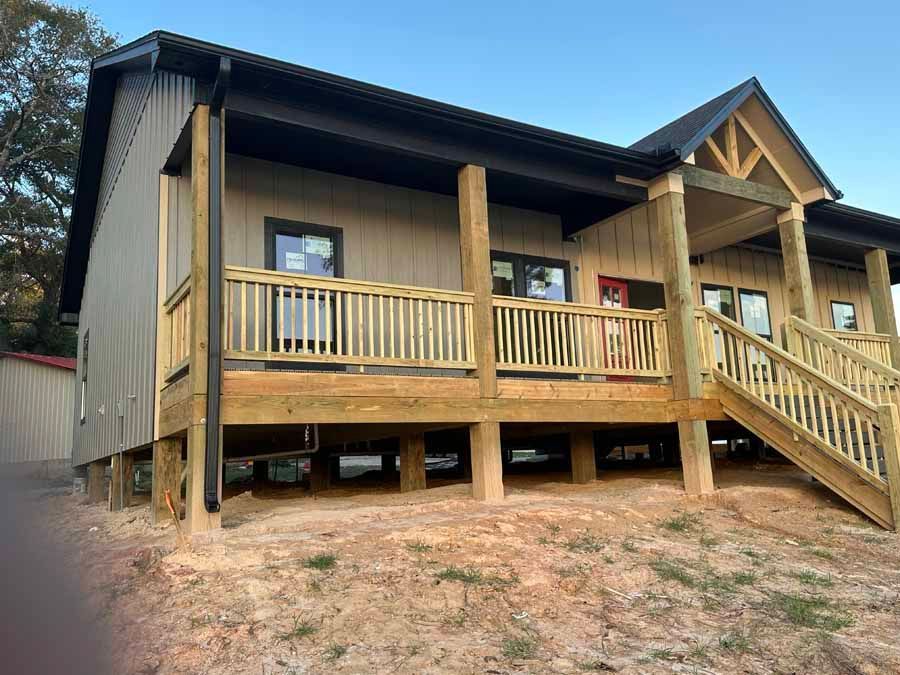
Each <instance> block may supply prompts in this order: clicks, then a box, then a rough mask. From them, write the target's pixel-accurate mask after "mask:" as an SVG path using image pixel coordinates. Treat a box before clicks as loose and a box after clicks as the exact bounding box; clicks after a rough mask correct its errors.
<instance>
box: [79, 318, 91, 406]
mask: <svg viewBox="0 0 900 675" xmlns="http://www.w3.org/2000/svg"><path fill="white" fill-rule="evenodd" d="M90 342H91V330H90V329H87V330H86V331H84V337H83V338H81V392H80V397H81V398H80V400H79V406H80V409H79V411H78V412H79V417H80V420H79V422H80V423H81V424H84V423H85V422H86V421H87V406H86V405H85V402H84V398H85V395H86V394H87V378H88V355H89V354H88V352H89V351H90Z"/></svg>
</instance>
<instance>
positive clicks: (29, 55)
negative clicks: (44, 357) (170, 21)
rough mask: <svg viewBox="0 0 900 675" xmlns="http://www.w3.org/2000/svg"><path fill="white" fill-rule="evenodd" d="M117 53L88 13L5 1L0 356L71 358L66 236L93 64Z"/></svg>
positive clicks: (0, 30)
mask: <svg viewBox="0 0 900 675" xmlns="http://www.w3.org/2000/svg"><path fill="white" fill-rule="evenodd" d="M115 45H116V39H115V38H114V37H113V36H111V35H110V34H109V33H107V32H106V30H105V29H104V28H103V27H102V26H101V25H100V22H99V20H98V19H97V17H96V16H94V15H93V14H91V13H90V12H88V11H87V10H83V9H71V8H69V7H64V6H62V5H56V4H52V3H49V2H46V1H44V0H0V349H11V350H16V351H28V352H39V353H45V354H62V355H69V356H71V355H74V353H75V342H76V338H75V335H74V331H72V330H71V329H70V328H64V327H61V326H59V325H58V324H57V321H56V311H57V303H58V299H59V290H60V286H61V282H62V268H63V256H64V251H65V236H66V230H67V227H68V222H69V218H70V216H71V209H72V196H73V191H74V187H75V172H76V167H77V165H78V150H79V145H80V142H81V128H82V116H83V111H84V106H85V101H86V98H87V75H88V73H89V72H90V61H91V59H92V58H93V57H95V56H98V55H99V54H102V53H104V52H107V51H109V50H110V49H112V48H113V47H115Z"/></svg>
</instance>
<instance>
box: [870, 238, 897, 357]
mask: <svg viewBox="0 0 900 675" xmlns="http://www.w3.org/2000/svg"><path fill="white" fill-rule="evenodd" d="M866 277H867V278H868V280H869V297H870V298H871V300H872V314H873V315H874V316H875V332H876V333H884V334H885V335H890V336H891V365H892V366H893V367H894V368H895V369H900V338H898V337H897V317H896V314H895V313H894V299H893V296H892V295H891V272H890V268H889V267H888V260H887V253H886V252H885V250H884V249H883V248H876V249H872V250H871V251H868V252H867V253H866Z"/></svg>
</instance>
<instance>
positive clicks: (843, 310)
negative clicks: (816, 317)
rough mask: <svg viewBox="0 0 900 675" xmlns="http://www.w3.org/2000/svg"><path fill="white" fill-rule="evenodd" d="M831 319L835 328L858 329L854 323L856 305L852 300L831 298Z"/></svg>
mask: <svg viewBox="0 0 900 675" xmlns="http://www.w3.org/2000/svg"><path fill="white" fill-rule="evenodd" d="M831 320H832V322H833V323H834V327H835V329H837V330H859V327H858V326H857V325H856V307H854V306H853V303H852V302H840V301H837V300H832V301H831Z"/></svg>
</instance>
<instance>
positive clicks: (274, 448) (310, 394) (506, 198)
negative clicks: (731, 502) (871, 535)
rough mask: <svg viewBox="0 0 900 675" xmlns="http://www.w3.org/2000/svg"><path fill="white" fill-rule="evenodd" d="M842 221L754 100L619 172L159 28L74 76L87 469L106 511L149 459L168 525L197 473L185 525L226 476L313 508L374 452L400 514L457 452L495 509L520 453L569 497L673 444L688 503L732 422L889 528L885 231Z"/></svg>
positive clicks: (894, 481)
mask: <svg viewBox="0 0 900 675" xmlns="http://www.w3.org/2000/svg"><path fill="white" fill-rule="evenodd" d="M841 197H842V194H841V192H840V191H839V190H838V188H837V187H836V186H835V185H833V184H832V182H831V181H830V180H829V178H828V177H827V175H826V174H825V173H824V171H823V169H822V168H821V167H820V166H819V165H818V164H817V163H816V161H815V159H814V158H813V157H812V155H811V154H810V152H809V151H808V150H807V148H806V147H805V146H804V145H803V143H802V141H801V140H800V138H799V137H798V136H797V135H796V133H795V132H794V131H793V130H792V128H791V127H790V125H789V124H788V122H787V120H785V119H784V117H783V116H782V115H781V114H780V113H779V111H778V109H777V108H776V106H775V104H774V102H773V101H772V100H771V99H770V98H769V96H768V95H767V94H766V92H765V90H764V89H763V87H762V85H761V84H760V83H759V82H758V81H757V80H756V79H755V78H754V79H750V80H747V81H746V82H744V83H742V84H740V85H738V86H737V87H735V88H733V89H731V90H730V91H728V92H725V93H724V94H722V95H721V96H718V97H717V98H714V99H712V100H711V101H709V102H708V103H706V104H704V105H702V106H700V107H699V108H697V109H696V110H694V111H692V112H689V113H687V114H686V115H684V116H683V117H681V118H679V119H677V120H675V121H674V122H672V123H671V124H668V125H666V126H665V127H663V128H662V129H659V130H658V131H656V132H654V133H652V134H650V135H649V136H647V137H646V138H644V139H642V140H640V141H638V142H636V143H635V144H634V145H632V146H631V147H628V148H625V147H618V146H615V145H610V144H608V143H602V142H597V141H593V140H589V139H585V138H579V137H575V136H571V135H567V134H563V133H559V132H556V131H552V130H549V129H542V128H539V127H535V126H531V125H527V124H522V123H519V122H514V121H511V120H508V119H501V118H498V117H494V116H490V115H486V114H482V113H479V112H475V111H472V110H466V109H463V108H459V107H455V106H452V105H448V104H444V103H439V102H436V101H431V100H426V99H423V98H419V97H416V96H412V95H409V94H404V93H401V92H398V91H392V90H389V89H385V88H382V87H377V86H373V85H369V84H365V83H362V82H358V81H354V80H349V79H346V78H342V77H338V76H335V75H331V74H328V73H324V72H320V71H316V70H312V69H309V68H304V67H301V66H296V65H293V64H289V63H284V62H280V61H275V60H273V59H269V58H265V57H262V56H258V55H255V54H249V53H245V52H241V51H237V50H234V49H229V48H226V47H221V46H218V45H213V44H209V43H206V42H202V41H199V40H195V39H192V38H188V37H183V36H179V35H174V34H171V33H166V32H155V33H151V34H149V35H147V36H146V37H143V38H141V39H139V40H136V41H135V42H132V43H130V44H128V45H125V46H123V47H121V48H119V49H116V50H115V51H113V52H110V53H109V54H106V55H104V56H102V57H99V58H98V59H96V60H95V62H94V64H93V67H92V71H91V79H90V92H89V96H88V102H87V111H86V122H85V133H84V140H83V143H82V149H81V156H80V163H79V173H78V182H77V189H76V195H75V203H74V209H73V214H72V223H71V232H70V236H69V241H68V247H67V252H66V264H65V280H64V287H63V289H62V294H61V300H60V318H61V320H62V321H64V322H67V323H70V324H72V325H77V326H78V330H79V336H80V339H79V363H78V376H77V379H78V381H79V382H80V383H81V385H80V388H79V390H78V393H77V396H76V403H75V408H76V410H77V411H78V414H77V419H76V422H75V434H74V463H75V464H76V465H85V464H89V465H90V471H89V476H92V477H97V476H100V475H101V473H102V471H103V470H104V468H105V466H107V465H108V464H109V462H110V461H112V462H113V472H112V475H113V489H114V490H122V494H125V493H127V490H128V486H127V481H128V478H127V476H128V475H129V474H130V466H131V463H132V462H133V461H134V460H135V459H136V458H137V459H141V458H149V456H150V455H151V454H152V460H153V465H154V470H153V474H154V475H153V486H154V489H153V505H152V509H153V514H154V517H160V515H164V514H165V513H166V511H165V507H164V504H163V495H164V493H165V490H167V489H168V490H170V491H171V493H172V495H173V496H174V497H176V498H177V497H178V496H179V494H180V484H181V478H182V471H181V461H182V460H185V461H186V470H185V473H186V491H185V501H186V503H185V511H186V527H187V528H188V529H189V530H190V531H191V532H194V533H199V532H203V531H206V530H209V529H214V528H216V527H218V526H219V524H220V517H221V508H222V485H221V477H222V464H223V462H227V461H228V460H229V459H232V458H237V457H241V458H244V457H248V456H250V457H252V456H256V457H257V458H258V459H259V461H260V466H261V467H264V463H263V462H264V461H265V459H266V458H267V457H272V456H278V455H281V454H283V453H294V454H297V453H308V454H309V455H310V457H311V467H312V468H311V471H312V484H313V488H314V489H318V488H319V487H321V486H323V485H325V484H327V482H328V479H329V475H328V473H329V465H330V462H329V458H333V457H335V456H336V455H339V454H340V453H341V452H342V451H343V449H344V448H345V447H347V444H353V443H357V442H369V443H374V445H373V447H379V448H382V450H381V452H384V454H385V455H386V456H388V457H389V458H390V457H391V456H392V454H399V457H400V474H401V476H400V479H401V481H400V482H401V489H403V490H414V489H421V488H424V487H425V479H426V473H425V455H426V454H427V453H429V452H431V451H432V450H433V448H434V447H435V441H434V439H438V440H440V439H441V438H447V437H448V435H451V434H455V435H454V436H452V437H453V438H454V439H455V440H454V443H456V446H457V447H458V448H459V449H460V452H461V454H462V456H463V458H464V460H465V464H466V469H467V470H468V471H469V472H470V475H471V480H472V491H473V495H474V497H475V498H476V499H483V500H497V499H502V498H503V461H502V456H501V455H502V453H501V448H502V447H503V446H504V445H506V446H509V445H510V444H511V443H515V442H516V439H522V438H534V439H539V438H543V437H545V436H548V435H556V436H559V435H564V436H566V437H567V438H568V439H569V445H570V455H571V467H572V477H573V480H574V481H576V482H584V481H590V480H592V479H594V478H595V476H596V458H597V455H598V454H601V453H603V452H604V451H608V447H605V446H604V443H605V441H604V439H605V438H606V437H607V435H612V434H613V433H622V431H623V430H626V431H628V432H629V433H630V434H631V435H632V436H633V437H635V438H638V437H641V435H643V436H645V437H648V438H649V437H652V436H653V435H654V434H658V433H659V432H660V430H661V429H672V430H675V429H677V439H678V440H677V448H676V449H677V450H678V451H679V454H680V461H681V465H682V468H683V473H684V484H685V489H686V490H687V491H688V492H689V493H692V494H703V493H709V492H711V491H713V490H714V489H715V483H714V476H713V466H712V458H711V453H710V431H709V430H710V429H711V428H718V427H727V426H731V427H737V428H740V429H743V430H746V431H749V432H751V433H752V434H755V435H756V436H758V437H759V438H761V439H762V440H764V441H765V442H767V443H768V444H770V445H771V446H773V447H775V448H777V449H778V450H779V451H780V452H781V453H782V454H784V455H785V456H786V457H787V458H789V459H790V460H792V461H794V462H796V463H797V464H798V465H799V466H800V467H801V468H803V469H804V470H805V471H807V472H809V473H810V474H812V475H814V476H815V477H816V478H818V479H819V480H820V481H821V482H822V483H824V484H825V485H827V486H829V487H830V488H831V489H832V490H834V491H835V492H836V493H837V494H839V495H841V496H842V497H843V498H844V499H846V500H847V501H848V502H850V503H851V504H853V505H854V506H856V507H857V508H858V509H860V510H861V511H862V512H863V513H865V514H866V515H868V516H869V517H870V518H872V519H873V520H874V521H876V522H878V523H880V524H881V525H883V526H885V527H893V526H894V525H895V523H896V522H898V520H897V519H898V518H900V468H898V459H897V447H898V441H897V436H896V434H897V426H898V423H897V419H896V415H897V413H896V408H895V404H894V403H892V401H895V397H896V389H895V386H896V382H897V378H898V377H900V374H898V371H897V370H895V369H894V366H896V365H897V364H898V363H900V351H898V350H900V341H898V338H897V329H896V324H895V319H894V310H893V306H892V304H891V294H890V283H891V280H892V278H894V279H895V278H897V273H896V269H897V267H896V264H897V261H898V260H900V221H898V220H897V219H894V218H890V217H887V216H883V215H879V214H876V213H871V212H868V211H864V210H861V209H857V208H852V207H848V206H844V205H842V204H840V203H839V200H840V198H841ZM88 353H90V359H88ZM379 443H380V445H379ZM443 447H446V444H443ZM120 464H121V465H120ZM388 465H389V466H390V467H393V466H394V462H393V459H392V458H390V459H389V461H388V462H386V466H388ZM123 466H124V468H123ZM117 467H118V468H117ZM92 482H94V483H95V484H97V485H99V484H100V482H99V479H98V480H96V481H92ZM93 498H94V499H98V500H99V499H102V498H103V495H102V494H101V493H100V492H99V491H96V490H95V491H93ZM111 501H112V503H113V504H114V505H115V504H116V503H125V502H127V495H126V496H125V498H124V499H119V500H115V499H113V500H111ZM225 508H226V509H227V503H226V505H225Z"/></svg>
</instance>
